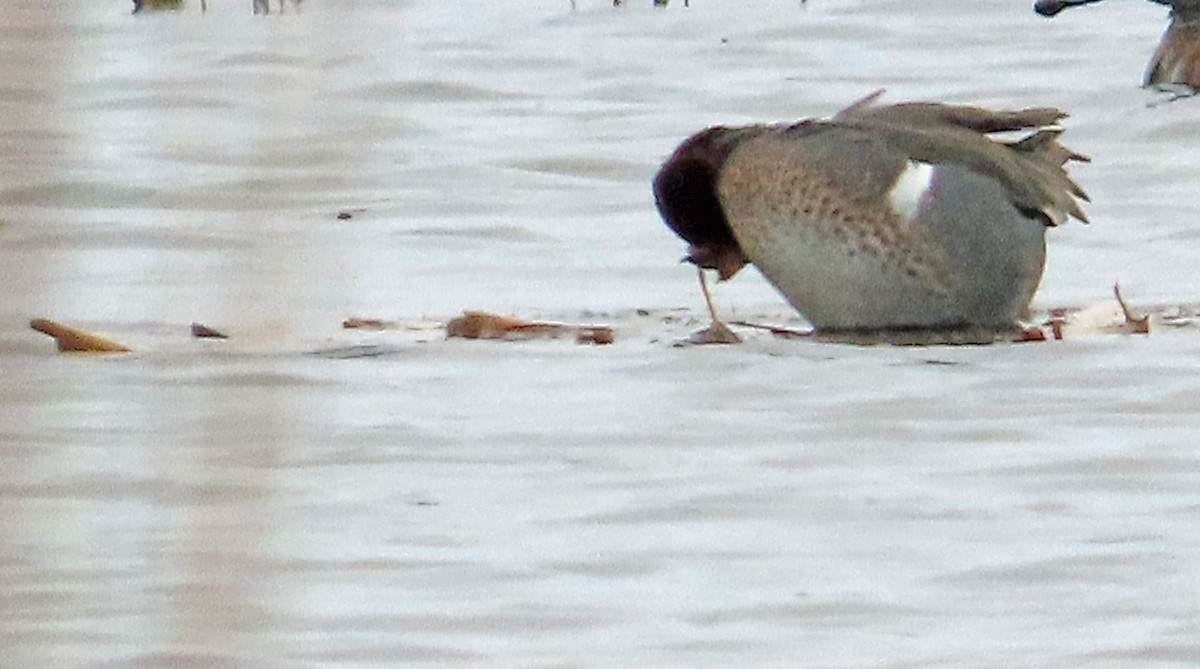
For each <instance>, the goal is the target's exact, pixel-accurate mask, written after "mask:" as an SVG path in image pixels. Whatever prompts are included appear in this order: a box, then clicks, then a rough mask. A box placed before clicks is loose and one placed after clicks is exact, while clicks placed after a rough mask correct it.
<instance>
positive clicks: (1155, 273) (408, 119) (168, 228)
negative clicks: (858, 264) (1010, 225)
mask: <svg viewBox="0 0 1200 669" xmlns="http://www.w3.org/2000/svg"><path fill="white" fill-rule="evenodd" d="M652 4H653V3H650V2H646V3H633V2H630V3H627V6H626V7H624V8H623V10H622V11H613V10H612V7H611V3H610V2H609V1H608V0H579V1H578V3H577V5H578V7H577V9H576V10H575V11H572V10H571V7H570V6H569V3H565V2H561V1H560V0H532V1H528V0H521V1H520V2H518V1H517V0H498V1H497V2H488V3H475V2H467V1H466V0H463V1H461V2H460V1H455V0H449V1H443V0H408V1H403V2H395V1H392V0H386V1H385V0H340V1H339V0H323V1H322V2H320V3H316V2H314V3H305V4H304V5H303V7H302V9H303V11H300V12H294V11H291V9H292V8H291V7H288V10H289V11H287V12H286V13H285V14H284V15H283V16H280V17H278V20H274V19H273V20H270V21H254V20H247V16H246V14H245V13H244V11H243V10H244V4H243V0H229V2H224V3H223V2H222V1H221V0H213V2H212V6H211V7H210V8H209V11H208V12H206V13H204V14H201V13H200V12H199V11H190V10H195V9H196V5H194V4H193V5H191V6H190V10H185V11H181V12H164V13H155V14H152V13H149V12H147V13H145V14H143V15H140V16H138V17H131V16H130V15H129V14H128V9H129V6H128V4H125V3H123V2H118V1H115V0H114V1H113V2H102V3H97V2H86V1H85V0H69V1H67V2H60V3H49V4H47V3H3V4H0V54H3V57H0V267H3V280H0V295H2V299H0V378H2V379H3V383H0V639H3V643H2V645H3V649H4V651H3V653H2V654H0V656H2V657H3V661H0V665H3V666H14V667H49V666H54V667H73V666H79V667H83V666H87V667H92V666H98V667H110V666H111V667H129V666H135V667H178V666H205V667H211V666H237V667H244V666H279V667H297V666H318V665H320V666H337V667H351V666H356V667H357V666H389V667H391V666H397V665H404V666H409V665H420V666H455V667H462V666H479V667H484V666H486V667H506V666H511V667H517V666H520V667H528V666H558V667H567V666H663V667H668V666H672V667H673V666H679V667H684V666H688V667H692V666H786V667H797V666H800V667H804V666H812V667H867V666H870V667H888V666H891V667H911V666H922V667H938V666H941V667H954V668H956V669H958V668H961V667H972V666H978V667H985V666H993V665H994V664H995V659H994V658H996V657H1005V658H1019V663H1020V664H1022V665H1027V666H1037V667H1062V666H1089V667H1124V666H1129V665H1130V664H1131V663H1134V664H1136V663H1138V662H1139V661H1141V663H1143V664H1144V663H1147V662H1149V663H1150V664H1154V663H1161V661H1162V658H1172V659H1174V660H1176V661H1177V662H1179V663H1183V664H1188V663H1192V664H1194V663H1196V662H1200V655H1198V651H1197V648H1196V646H1195V638H1196V634H1197V633H1198V632H1200V630H1198V629H1197V622H1196V621H1197V620H1200V611H1198V610H1197V605H1196V603H1195V598H1194V597H1193V596H1191V593H1192V592H1194V591H1195V589H1196V587H1197V580H1198V579H1197V572H1196V570H1195V568H1194V566H1193V565H1195V564H1196V562H1197V558H1198V557H1200V540H1198V539H1197V534H1196V532H1195V530H1194V525H1195V522H1194V521H1195V519H1194V515H1195V513H1194V510H1195V508H1196V506H1197V505H1198V504H1200V499H1198V498H1197V495H1198V493H1197V491H1198V490H1200V460H1198V459H1197V456H1196V452H1195V446H1194V442H1195V434H1196V433H1197V429H1198V428H1200V423H1198V419H1197V416H1200V413H1198V409H1200V406H1198V405H1197V399H1196V398H1197V397H1200V393H1198V392H1197V391H1198V390H1200V389H1198V388H1197V381H1196V375H1195V372H1194V368H1195V360H1196V359H1197V356H1200V341H1197V339H1196V338H1195V332H1194V330H1193V329H1191V328H1189V327H1182V328H1176V329H1169V330H1168V329H1163V330H1160V331H1159V332H1157V333H1155V334H1153V335H1151V336H1150V337H1148V338H1137V339H1133V338H1119V337H1108V338H1096V339H1083V340H1077V341H1073V342H1060V343H1059V344H1054V345H1030V346H1007V347H983V348H949V349H945V348H941V349H896V348H853V347H842V346H822V345H817V344H813V343H811V342H796V341H787V340H774V339H772V338H770V337H769V336H766V335H763V336H758V337H756V336H754V334H753V333H750V334H748V336H747V340H748V341H747V343H746V344H744V345H742V346H738V347H726V348H718V349H696V348H692V349H677V348H673V347H671V345H670V344H671V342H672V340H673V339H675V338H677V337H680V336H683V335H684V334H686V333H687V332H688V331H690V330H692V329H696V328H698V327H699V326H700V325H701V324H702V323H703V319H704V313H703V307H702V305H701V304H699V297H698V295H697V291H696V289H695V283H694V281H695V276H694V274H693V273H692V272H690V271H689V270H688V269H687V268H686V267H683V266H680V265H678V264H677V260H678V258H679V256H680V255H681V254H682V249H681V248H680V246H679V244H678V241H677V240H676V239H675V238H674V237H673V236H672V235H671V233H670V232H669V231H668V230H667V229H666V228H665V227H664V226H663V225H662V224H661V222H660V221H659V220H658V218H657V214H656V213H655V211H654V207H653V202H652V200H651V196H650V191H649V179H650V177H651V175H652V174H653V173H654V171H655V170H656V169H657V167H658V164H659V162H660V161H661V160H662V159H663V157H665V155H666V154H667V153H668V152H669V151H670V150H671V149H672V148H673V147H674V146H676V145H677V144H678V142H679V141H680V140H681V139H682V138H683V137H685V136H687V135H689V134H691V133H692V132H694V131H696V130H697V129H699V128H701V127H704V126H705V125H708V124H713V123H722V122H726V123H747V122H753V121H775V120H779V119H787V118H798V117H802V116H809V115H825V114H829V113H832V112H833V111H835V110H837V109H839V108H841V107H842V106H844V105H845V104H846V103H847V102H848V101H850V100H853V99H856V98H858V97H861V96H862V95H863V94H865V93H867V92H870V91H871V90H874V89H876V88H878V87H880V86H886V87H887V88H888V89H889V92H888V99H889V100H901V99H907V98H933V99H940V100H945V101H949V102H974V103H979V104H985V105H989V106H1000V107H1018V106H1026V105H1031V104H1037V105H1043V104H1044V105H1052V106H1057V107H1062V108H1064V109H1068V110H1070V111H1071V112H1072V116H1071V118H1069V119H1067V121H1066V127H1067V133H1068V137H1069V138H1070V144H1071V146H1072V147H1076V148H1078V149H1079V150H1080V151H1082V152H1083V153H1087V154H1089V155H1091V156H1092V158H1093V160H1094V162H1093V163H1091V164H1090V165H1087V166H1083V167H1081V168H1080V169H1079V170H1077V175H1076V176H1077V177H1078V179H1079V180H1080V181H1081V183H1082V185H1083V186H1084V188H1085V189H1086V190H1087V191H1088V192H1089V193H1091V194H1092V196H1093V199H1094V203H1093V205H1092V206H1091V208H1090V209H1089V215H1090V216H1091V218H1092V220H1093V224H1092V225H1090V226H1087V227H1084V226H1064V227H1063V228H1061V229H1056V230H1055V231H1052V233H1051V235H1050V237H1051V239H1050V245H1051V258H1050V264H1049V267H1048V270H1047V275H1046V278H1045V280H1044V284H1043V286H1042V289H1041V292H1040V293H1039V297H1038V306H1039V307H1041V308H1046V307H1049V306H1058V305H1079V304H1085V303H1087V302H1089V301H1091V300H1094V299H1104V298H1107V297H1108V295H1109V290H1110V286H1111V285H1112V282H1113V280H1114V279H1119V280H1120V281H1121V286H1122V290H1123V293H1124V294H1125V296H1126V297H1127V298H1128V299H1130V300H1131V301H1133V302H1135V303H1136V304H1150V305H1153V304H1166V305H1170V304H1181V303H1194V302H1195V301H1196V300H1197V295H1200V285H1197V282H1198V281H1200V279H1197V276H1196V274H1195V272H1194V271H1192V270H1193V269H1194V266H1195V259H1194V253H1195V252H1194V248H1193V247H1194V245H1192V244H1189V243H1188V241H1189V240H1191V239H1192V238H1194V237H1195V236H1196V232H1195V225H1194V223H1195V218H1196V217H1195V216H1194V213H1195V212H1194V207H1195V202H1194V199H1195V198H1194V193H1195V187H1196V186H1195V184H1196V176H1195V175H1196V174H1200V169H1197V167H1198V166H1197V164H1196V163H1197V161H1198V160H1200V158H1197V154H1196V152H1195V151H1194V148H1193V146H1192V142H1191V140H1192V138H1194V136H1195V135H1196V131H1197V128H1196V127H1195V126H1196V121H1195V118H1196V115H1195V113H1194V111H1195V107H1194V103H1193V102H1191V101H1188V100H1181V101H1176V102H1172V103H1169V104H1159V105H1158V106H1155V107H1150V106H1148V104H1151V103H1156V102H1160V100H1159V99H1158V98H1156V97H1154V96H1155V94H1154V93H1152V92H1147V91H1143V90H1141V89H1139V88H1138V87H1137V85H1136V81H1134V80H1132V79H1131V77H1130V75H1129V73H1130V72H1135V73H1136V72H1137V71H1139V68H1140V67H1141V63H1143V62H1144V61H1145V59H1146V58H1147V57H1148V53H1147V49H1149V48H1150V47H1151V46H1152V45H1153V43H1154V39H1155V36H1156V35H1157V33H1158V32H1159V30H1160V28H1161V19H1162V17H1161V12H1159V11H1156V9H1158V8H1156V7H1154V6H1152V5H1151V4H1150V3H1102V4H1101V5H1099V6H1097V8H1095V10H1094V11H1083V10H1080V13H1079V14H1078V15H1077V16H1075V17H1072V21H1070V22H1066V21H1061V20H1060V21H1055V22H1045V21H1043V20H1041V19H1040V18H1038V17H1036V16H1033V15H1032V13H1031V12H1030V10H1029V6H1028V3H1027V2H1025V3H1020V4H1012V5H1010V4H1009V3H994V2H986V1H984V0H971V1H970V2H964V1H963V0H932V1H930V2H924V3H910V2H858V1H855V0H843V1H838V2H834V1H832V0H831V1H826V2H809V3H804V4H803V5H802V4H801V3H799V2H795V1H794V0H764V1H763V2H759V3H755V4H754V6H753V7H751V6H748V5H745V4H739V3H717V2H703V3H691V4H692V6H690V7H688V8H687V9H686V10H685V9H684V7H683V5H682V4H681V3H671V5H670V6H669V7H667V8H665V9H663V8H658V9H656V8H654V7H653V6H652ZM1143 5H1144V6H1143ZM231 7H233V8H235V9H236V11H232V10H231V9H230V8H231ZM1101 56H1102V57H1101ZM340 212H353V215H352V216H350V217H339V216H338V214H339V213H340ZM743 275H744V276H742V275H739V277H738V279H737V280H735V281H733V282H731V283H729V284H728V285H722V286H720V287H718V288H717V292H716V299H717V301H718V305H719V307H720V308H721V309H722V310H723V311H725V312H726V313H729V314H730V316H731V317H732V318H734V319H736V318H740V317H744V318H748V319H751V320H755V319H757V320H765V321H768V322H785V323H786V322H794V315H792V314H791V313H790V312H789V310H788V309H787V308H786V305H784V304H783V303H782V302H781V301H780V300H779V299H778V297H777V296H775V295H774V293H773V292H772V291H771V290H770V289H769V287H768V286H767V285H766V284H765V283H764V282H762V281H761V279H759V278H758V277H757V276H755V275H753V273H746V272H743ZM464 309H484V310H489V311H495V312H514V313H517V314H520V315H522V316H525V317H529V318H539V319H547V320H555V319H561V320H564V321H567V322H586V323H605V324H610V325H612V326H614V329H615V332H616V341H615V342H614V344H612V345H611V346H606V347H578V346H575V345H573V344H571V343H570V342H569V341H543V342H524V343H509V344H502V343H497V342H466V341H445V340H442V339H440V338H439V337H436V336H430V335H429V333H428V332H424V331H421V332H407V331H390V332H370V331H361V330H359V331H344V330H342V329H341V327H340V324H341V323H342V321H343V320H344V319H345V318H346V317H348V316H362V317H377V318H384V319H394V320H413V321H424V320H430V319H432V320H444V319H446V318H448V317H451V316H454V315H457V314H459V313H461V312H462V310H464ZM41 317H45V318H51V319H55V320H60V321H62V322H65V323H69V324H73V325H78V326H80V327H83V328H85V329H88V330H91V331H96V332H98V333H100V334H103V335H105V336H109V337H112V338H114V339H116V340H117V341H120V342H122V343H124V344H127V345H128V346H129V347H130V348H132V349H133V350H134V352H133V353H132V354H127V355H121V356H110V357H76V356H69V355H61V354H58V353H56V352H55V351H54V345H53V343H52V342H51V341H50V340H48V339H47V338H45V337H43V336H41V335H39V334H37V333H36V332H33V331H31V330H29V329H28V323H29V322H30V320H31V319H33V318H41ZM193 322H201V323H205V324H207V325H210V326H212V327H215V328H217V329H219V330H221V331H222V332H225V333H227V334H229V335H230V337H229V339H228V340H207V339H206V340H200V339H194V338H192V337H191V336H190V333H189V325H190V324H191V323H193ZM368 353H369V354H368Z"/></svg>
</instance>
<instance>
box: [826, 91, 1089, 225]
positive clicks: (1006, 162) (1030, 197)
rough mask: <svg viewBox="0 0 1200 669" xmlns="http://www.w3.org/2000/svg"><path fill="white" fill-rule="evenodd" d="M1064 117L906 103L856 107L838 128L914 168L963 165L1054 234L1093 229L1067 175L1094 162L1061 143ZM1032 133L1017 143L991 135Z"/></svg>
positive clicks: (1039, 111)
mask: <svg viewBox="0 0 1200 669" xmlns="http://www.w3.org/2000/svg"><path fill="white" fill-rule="evenodd" d="M1065 116H1066V113H1065V112H1063V111H1061V110H1059V109H1055V108H1052V107H1032V108H1028V109H1020V110H1015V111H994V110H989V109H983V108H981V107H972V106H966V105H944V104H939V103H927V102H918V103H911V102H910V103H902V104H897V105H889V106H884V107H870V106H860V105H854V106H851V107H850V108H848V109H847V110H844V111H843V112H842V113H839V114H838V115H837V116H835V117H834V119H833V122H834V123H837V124H838V125H840V126H842V127H846V128H856V129H859V130H861V131H863V132H867V133H871V134H873V135H875V136H878V137H880V138H883V139H885V140H886V141H887V142H889V143H890V144H892V145H893V146H895V147H897V148H898V149H899V150H901V151H902V152H903V153H905V154H906V155H908V156H909V157H910V158H911V159H912V160H915V161H920V162H924V163H931V164H939V163H946V164H957V165H962V166H964V167H968V168H970V169H971V170H973V171H976V172H978V173H980V174H984V175H987V176H989V177H992V178H994V179H996V180H998V181H999V182H1000V183H1001V184H1003V185H1004V187H1005V188H1006V190H1007V191H1008V193H1009V195H1010V196H1011V198H1012V202H1013V205H1014V206H1016V207H1017V208H1018V209H1019V210H1021V211H1022V212H1025V213H1027V214H1028V215H1030V216H1033V217H1036V218H1039V219H1041V220H1042V221H1043V222H1044V223H1045V224H1046V225H1048V226H1055V225H1061V224H1062V223H1064V222H1066V220H1067V219H1068V218H1071V217H1073V218H1076V219H1078V220H1080V221H1083V222H1087V215H1086V214H1085V213H1084V211H1083V208H1082V206H1081V205H1080V201H1083V202H1086V201H1088V196H1087V193H1086V192H1084V190H1083V189H1082V188H1081V187H1080V186H1079V185H1078V184H1077V183H1075V181H1074V180H1072V179H1071V177H1070V175H1069V174H1068V173H1067V171H1066V169H1065V165H1066V163H1067V162H1070V161H1083V162H1086V161H1087V160H1088V158H1087V157H1086V156H1083V155H1081V154H1079V153H1076V152H1074V151H1072V150H1070V149H1068V148H1067V147H1065V146H1063V145H1062V144H1060V143H1059V142H1058V137H1059V135H1061V134H1062V129H1061V128H1059V127H1058V126H1057V125H1055V124H1056V123H1057V122H1058V121H1059V120H1061V119H1062V118H1064V117H1065ZM1010 131H1031V134H1029V135H1027V136H1026V137H1024V138H1022V139H1019V140H1016V141H1002V140H996V139H992V138H990V137H988V134H989V133H994V132H1010Z"/></svg>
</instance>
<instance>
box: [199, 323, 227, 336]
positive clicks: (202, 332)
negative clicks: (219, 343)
mask: <svg viewBox="0 0 1200 669" xmlns="http://www.w3.org/2000/svg"><path fill="white" fill-rule="evenodd" d="M192 336H193V337H198V338H200V339H229V335H227V334H225V333H224V332H220V331H217V330H214V329H212V328H210V327H208V326H207V325H204V324H202V323H192Z"/></svg>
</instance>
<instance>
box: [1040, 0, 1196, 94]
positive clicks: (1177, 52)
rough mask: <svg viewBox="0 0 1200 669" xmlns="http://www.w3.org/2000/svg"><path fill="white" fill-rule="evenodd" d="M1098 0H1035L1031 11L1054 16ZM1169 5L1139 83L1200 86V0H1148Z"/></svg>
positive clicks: (1194, 87)
mask: <svg viewBox="0 0 1200 669" xmlns="http://www.w3.org/2000/svg"><path fill="white" fill-rule="evenodd" d="M1097 2H1102V0H1038V1H1037V2H1036V3H1034V5H1033V9H1034V11H1036V12H1037V13H1039V14H1041V15H1042V16H1056V15H1057V14H1058V13H1059V12H1061V11H1063V10H1065V9H1070V8H1072V7H1080V6H1083V5H1090V4H1093V3H1097ZM1150 2H1153V3H1154V4H1157V5H1166V6H1168V7H1170V8H1171V22H1170V24H1168V25H1167V31H1166V32H1165V33H1163V36H1162V40H1161V41H1160V42H1159V44H1158V48H1157V49H1156V50H1155V51H1154V55H1153V56H1152V57H1151V58H1150V64H1149V65H1147V66H1146V73H1145V75H1144V76H1143V77H1142V85H1143V86H1167V85H1172V84H1175V85H1183V86H1187V87H1188V88H1190V89H1192V90H1193V91H1195V90H1200V0H1150Z"/></svg>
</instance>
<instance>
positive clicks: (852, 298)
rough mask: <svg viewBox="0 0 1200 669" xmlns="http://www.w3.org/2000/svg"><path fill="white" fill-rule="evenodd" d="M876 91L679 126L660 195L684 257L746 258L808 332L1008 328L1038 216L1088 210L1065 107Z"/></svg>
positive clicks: (735, 261) (1023, 311) (699, 261)
mask: <svg viewBox="0 0 1200 669" xmlns="http://www.w3.org/2000/svg"><path fill="white" fill-rule="evenodd" d="M879 95H880V93H875V94H873V95H871V96H868V97H867V98H865V99H863V100H860V101H859V102H856V103H854V104H853V105H851V106H850V107H848V108H846V109H844V110H842V111H841V112H839V113H838V114H837V115H836V116H834V117H833V118H832V119H827V120H817V119H808V120H803V121H800V122H798V123H786V124H777V125H750V126H742V127H727V126H716V127H712V128H708V129H706V130H703V131H701V132H699V133H697V134H695V135H693V136H692V137H690V138H688V139H687V140H686V141H684V142H683V144H681V145H680V146H679V148H678V149H676V150H675V152H674V153H673V154H672V155H671V157H670V158H669V159H668V160H667V161H666V163H664V165H663V166H662V169H661V170H660V171H659V172H658V174H657V175H656V176H655V178H654V194H655V199H656V202H657V204H658V209H659V212H660V213H661V214H662V216H663V219H664V220H665V221H666V223H667V225H668V226H669V227H670V228H671V229H672V230H674V231H675V233H676V234H678V235H679V236H680V237H682V238H683V239H684V240H685V241H687V242H688V244H689V247H688V255H687V258H686V259H687V260H689V261H691V262H692V263H694V264H696V265H697V266H699V267H700V268H702V269H703V268H709V269H715V270H716V271H717V273H718V275H719V277H720V278H721V279H728V278H730V277H731V276H733V275H734V274H735V273H737V271H738V270H740V269H741V268H742V267H743V266H744V265H746V264H747V263H754V264H755V265H756V266H757V267H758V268H759V270H760V271H761V272H762V274H763V275H764V276H765V277H766V278H767V280H769V281H770V282H771V283H772V284H774V285H775V287H776V288H778V289H779V291H780V292H781V293H782V294H783V295H784V297H786V298H787V299H788V301H789V302H791V303H792V305H793V306H794V307H795V308H796V309H797V310H798V311H800V313H801V314H803V315H804V317H805V318H806V319H807V320H808V321H809V322H810V323H812V325H813V326H814V327H815V328H816V329H817V331H818V332H822V331H824V332H871V331H910V330H978V329H984V330H990V331H996V332H999V331H1008V330H1011V329H1013V328H1015V327H1016V325H1017V323H1018V321H1020V320H1021V319H1022V318H1024V317H1026V316H1027V314H1028V307H1029V303H1030V300H1031V299H1032V298H1033V294H1034V292H1035V291H1036V289H1037V286H1038V283H1039V282H1040V280H1041V276H1042V269H1043V266H1044V264H1045V254H1046V250H1045V230H1046V228H1047V227H1052V226H1056V225H1060V224H1062V223H1064V222H1066V221H1067V220H1068V219H1069V218H1071V217H1073V218H1076V219H1079V220H1080V221H1084V222H1086V221H1087V218H1086V216H1085V215H1084V212H1083V210H1082V209H1081V208H1080V201H1081V200H1083V201H1086V200H1087V195H1086V194H1085V193H1084V192H1083V190H1082V189H1081V188H1080V187H1079V186H1078V185H1077V184H1076V183H1075V182H1074V181H1072V180H1071V178H1070V177H1069V176H1068V175H1067V173H1066V171H1065V170H1064V168H1063V166H1064V165H1065V164H1066V162H1067V161H1069V160H1080V161H1086V160H1087V158H1085V157H1084V156H1081V155H1079V154H1077V153H1074V152H1072V151H1070V150H1069V149H1067V148H1065V147H1064V146H1062V145H1061V144H1059V142H1058V136H1059V134H1060V133H1061V132H1062V129H1061V128H1059V127H1058V126H1056V125H1054V124H1055V123H1056V122H1058V121H1059V120H1060V119H1062V118H1063V117H1065V116H1066V114H1064V113H1063V112H1061V111H1059V110H1058V109H1051V108H1031V109H1022V110H1019V111H990V110H986V109H981V108H978V107H970V106H955V105H944V104H937V103H923V102H909V103H902V104H896V105H888V106H878V105H876V104H875V103H876V100H877V98H878V97H879ZM1022 130H1028V131H1032V132H1029V133H1027V136H1025V137H1024V138H1022V139H1019V140H1011V141H1002V140H997V139H993V138H991V137H989V134H990V133H994V132H1002V131H1022ZM714 318H715V316H714Z"/></svg>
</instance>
